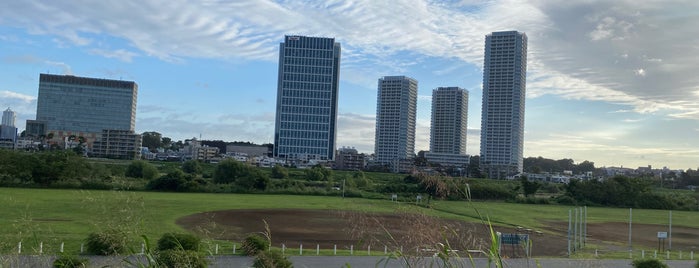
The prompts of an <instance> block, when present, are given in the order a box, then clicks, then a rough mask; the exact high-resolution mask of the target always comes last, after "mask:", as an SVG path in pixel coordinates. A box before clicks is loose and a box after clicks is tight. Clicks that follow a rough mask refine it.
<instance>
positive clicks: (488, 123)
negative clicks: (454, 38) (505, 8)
mask: <svg viewBox="0 0 699 268" xmlns="http://www.w3.org/2000/svg"><path fill="white" fill-rule="evenodd" d="M526 80H527V35H526V34H525V33H520V32H517V31H506V32H494V33H491V34H489V35H486V37H485V60H484V62H483V105H482V112H481V153H480V168H481V170H482V171H483V172H484V173H485V174H487V176H488V177H489V178H506V177H508V176H511V175H515V174H518V173H521V172H522V163H523V158H522V157H523V155H522V154H523V145H524V100H525V96H526Z"/></svg>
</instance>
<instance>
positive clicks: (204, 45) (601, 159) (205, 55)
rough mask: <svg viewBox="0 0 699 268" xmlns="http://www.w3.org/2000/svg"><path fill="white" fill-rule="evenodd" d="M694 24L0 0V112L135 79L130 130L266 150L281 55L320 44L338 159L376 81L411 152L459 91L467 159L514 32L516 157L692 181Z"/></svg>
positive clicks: (347, 4) (657, 19) (368, 106)
mask: <svg viewBox="0 0 699 268" xmlns="http://www.w3.org/2000/svg"><path fill="white" fill-rule="evenodd" d="M696 25H699V2H696V1H605V0H599V1H595V0H590V1H555V0H552V1H469V0H465V1H422V0H404V1H401V0H396V1H375V0H357V1H328V2H320V1H318V2H316V1H264V0H239V1H215V0H209V1H184V0H167V1H164V0H162V1H161V0H147V1H143V0H139V1H135V0H134V1H131V0H122V1H87V2H86V1H67V0H66V1H60V0H55V1H32V0H26V1H2V3H0V107H3V108H2V110H4V109H6V107H10V108H12V109H13V110H14V111H16V112H17V113H18V117H17V118H18V120H17V121H18V122H17V123H18V127H19V128H20V129H23V128H24V120H26V119H33V118H34V117H35V113H36V96H37V91H38V90H37V88H38V77H39V73H42V72H43V73H52V74H73V75H78V76H88V77H99V78H109V79H124V80H133V81H136V82H137V83H138V84H139V95H138V111H137V122H136V130H137V131H138V132H143V131H158V132H160V133H162V134H164V135H165V136H169V137H171V138H173V139H175V140H180V139H186V138H191V137H199V135H201V137H202V138H204V139H222V140H226V141H236V140H239V141H252V142H256V143H267V142H272V136H273V131H274V113H275V101H276V100H275V98H276V83H277V57H278V47H279V42H281V41H282V40H283V36H284V35H293V34H300V35H309V36H325V37H335V38H336V41H337V42H340V43H341V44H342V50H343V51H342V60H341V61H342V63H341V67H340V68H341V71H340V79H341V81H340V99H339V120H338V132H339V134H338V142H337V144H338V146H351V147H356V148H357V149H359V150H360V151H362V152H367V153H371V152H372V151H373V144H374V123H375V122H374V120H375V113H376V86H377V79H378V78H379V77H381V76H386V75H407V76H410V77H413V78H415V79H417V80H418V81H419V100H418V124H417V126H418V127H417V135H416V136H417V138H416V149H417V150H427V149H428V148H429V129H430V123H429V121H430V105H431V103H430V98H431V93H432V90H433V89H434V88H436V87H439V86H459V87H463V88H466V89H468V90H469V92H470V96H469V98H470V99H469V122H468V123H469V127H468V128H469V132H468V138H467V139H468V148H467V152H468V153H469V154H478V153H479V141H480V137H479V135H480V109H481V92H482V90H481V83H482V62H483V45H484V39H485V35H486V34H488V33H490V32H493V31H503V30H518V31H522V32H526V33H527V35H528V37H529V54H528V75H527V100H526V113H525V118H526V119H525V144H524V155H525V157H527V156H534V157H536V156H543V157H547V158H554V159H560V158H572V159H574V160H575V161H576V162H581V161H583V160H590V161H593V162H595V164H596V165H597V166H624V167H638V166H647V165H653V166H654V167H662V166H668V167H669V168H682V169H686V168H692V169H696V168H697V167H698V166H699V161H698V160H699V139H697V136H698V135H697V134H698V132H699V126H697V123H698V122H699V102H697V97H698V96H699V76H698V75H696V70H697V66H699V35H698V34H697V33H699V32H698V31H697V30H696Z"/></svg>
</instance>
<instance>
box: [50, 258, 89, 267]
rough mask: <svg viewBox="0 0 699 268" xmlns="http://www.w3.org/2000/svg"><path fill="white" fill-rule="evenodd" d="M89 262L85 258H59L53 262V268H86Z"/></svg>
mask: <svg viewBox="0 0 699 268" xmlns="http://www.w3.org/2000/svg"><path fill="white" fill-rule="evenodd" d="M88 263H89V261H88V260H87V259H86V258H80V257H78V256H75V255H64V256H59V257H58V258H57V259H56V260H54V261H53V267H54V268H78V267H87V265H88Z"/></svg>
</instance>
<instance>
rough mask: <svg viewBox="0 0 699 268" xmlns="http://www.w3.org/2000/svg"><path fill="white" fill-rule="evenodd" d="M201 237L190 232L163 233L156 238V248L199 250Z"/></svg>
mask: <svg viewBox="0 0 699 268" xmlns="http://www.w3.org/2000/svg"><path fill="white" fill-rule="evenodd" d="M200 243H201V239H199V237H196V236H194V235H191V234H178V233H165V234H163V236H161V237H160V239H158V250H193V251H199V244H200Z"/></svg>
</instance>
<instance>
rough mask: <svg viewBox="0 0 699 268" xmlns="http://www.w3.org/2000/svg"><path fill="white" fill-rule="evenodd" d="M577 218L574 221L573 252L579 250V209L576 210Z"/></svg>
mask: <svg viewBox="0 0 699 268" xmlns="http://www.w3.org/2000/svg"><path fill="white" fill-rule="evenodd" d="M573 214H575V218H574V221H573V251H577V249H578V208H575V212H574V213H573Z"/></svg>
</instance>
